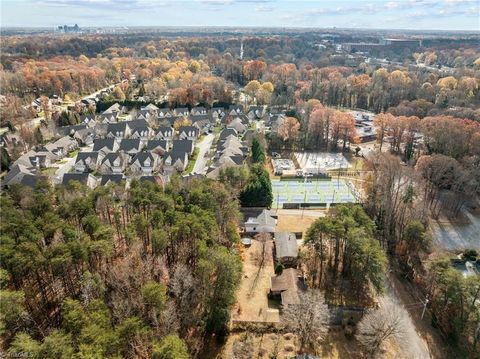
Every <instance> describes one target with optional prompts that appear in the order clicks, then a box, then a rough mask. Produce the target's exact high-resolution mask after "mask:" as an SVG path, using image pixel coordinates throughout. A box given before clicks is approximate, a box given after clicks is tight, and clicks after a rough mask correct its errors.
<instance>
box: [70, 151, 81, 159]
mask: <svg viewBox="0 0 480 359" xmlns="http://www.w3.org/2000/svg"><path fill="white" fill-rule="evenodd" d="M78 152H79V150H75V151H72V152H69V153H68V157H70V158H74V157H77V155H78Z"/></svg>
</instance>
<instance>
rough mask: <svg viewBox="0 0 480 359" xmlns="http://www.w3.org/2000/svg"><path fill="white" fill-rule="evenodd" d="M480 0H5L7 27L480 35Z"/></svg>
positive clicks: (0, 5) (0, 7) (1, 5)
mask: <svg viewBox="0 0 480 359" xmlns="http://www.w3.org/2000/svg"><path fill="white" fill-rule="evenodd" d="M479 7H480V0H396V1H395V0H394V1H384V0H357V1H355V0H353V1H352V0H337V1H323V0H0V11H1V16H0V19H1V23H0V26H2V27H9V26H26V27H52V28H53V27H54V26H56V25H63V24H68V25H73V24H75V23H77V24H78V25H79V26H80V27H82V26H83V27H92V26H94V27H101V26H126V27H129V26H232V27H240V26H248V27H282V28H283V27H318V28H331V27H338V28H362V29H413V30H470V31H471V30H474V31H475V30H476V31H480V13H479Z"/></svg>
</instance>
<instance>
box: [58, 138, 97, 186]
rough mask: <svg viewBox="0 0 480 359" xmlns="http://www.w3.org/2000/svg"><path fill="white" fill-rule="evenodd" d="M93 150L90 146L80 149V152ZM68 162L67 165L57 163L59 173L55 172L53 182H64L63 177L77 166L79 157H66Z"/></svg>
mask: <svg viewBox="0 0 480 359" xmlns="http://www.w3.org/2000/svg"><path fill="white" fill-rule="evenodd" d="M92 149H93V145H89V146H84V147H80V148H79V151H80V152H89V151H91V150H92ZM66 159H67V161H66V162H65V163H60V162H59V163H57V165H58V169H57V171H56V172H55V177H54V178H53V181H54V182H55V183H61V182H62V180H63V175H64V174H65V173H68V172H70V170H71V169H72V167H73V166H74V165H75V161H76V159H77V156H75V157H66Z"/></svg>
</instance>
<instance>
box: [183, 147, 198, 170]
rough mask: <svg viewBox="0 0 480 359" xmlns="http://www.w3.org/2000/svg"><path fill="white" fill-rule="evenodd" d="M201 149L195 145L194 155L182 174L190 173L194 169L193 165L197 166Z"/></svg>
mask: <svg viewBox="0 0 480 359" xmlns="http://www.w3.org/2000/svg"><path fill="white" fill-rule="evenodd" d="M198 153H199V149H198V148H197V147H195V149H194V150H193V155H192V158H191V159H189V160H188V165H187V168H186V169H185V171H183V173H182V175H188V174H189V173H190V172H192V171H193V167H195V162H197V157H198Z"/></svg>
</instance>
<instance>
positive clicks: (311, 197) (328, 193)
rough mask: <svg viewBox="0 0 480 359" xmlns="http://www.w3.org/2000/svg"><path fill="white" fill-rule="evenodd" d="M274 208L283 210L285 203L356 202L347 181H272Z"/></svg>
mask: <svg viewBox="0 0 480 359" xmlns="http://www.w3.org/2000/svg"><path fill="white" fill-rule="evenodd" d="M272 191H273V204H272V207H273V208H277V207H279V208H282V207H283V205H284V204H285V203H295V204H299V203H306V204H318V205H321V204H323V205H325V204H326V203H330V204H332V203H352V202H356V199H355V196H354V194H353V192H352V190H351V188H350V184H349V183H347V182H346V181H345V180H342V179H341V180H336V179H330V180H308V182H305V181H304V180H293V181H291V180H285V181H281V180H272Z"/></svg>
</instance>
